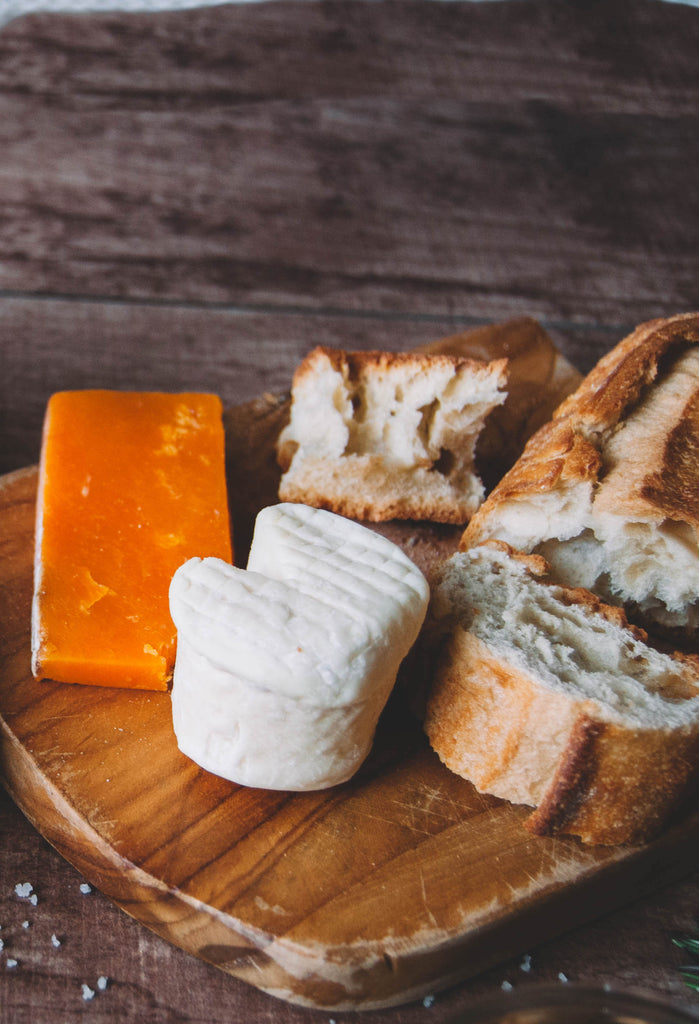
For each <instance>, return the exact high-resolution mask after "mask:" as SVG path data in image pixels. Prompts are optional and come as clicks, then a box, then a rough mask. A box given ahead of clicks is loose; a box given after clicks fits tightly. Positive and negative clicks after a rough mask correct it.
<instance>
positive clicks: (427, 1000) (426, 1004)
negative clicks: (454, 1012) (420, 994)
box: [422, 996, 435, 1009]
mask: <svg viewBox="0 0 699 1024" xmlns="http://www.w3.org/2000/svg"><path fill="white" fill-rule="evenodd" d="M434 999H435V997H434V996H425V998H424V999H423V1000H422V1005H423V1006H424V1007H425V1009H429V1008H430V1006H434Z"/></svg>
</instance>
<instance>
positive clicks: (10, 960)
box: [5, 957, 19, 971]
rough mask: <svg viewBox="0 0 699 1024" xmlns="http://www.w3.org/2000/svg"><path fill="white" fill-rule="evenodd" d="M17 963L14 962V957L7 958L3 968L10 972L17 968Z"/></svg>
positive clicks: (16, 961)
mask: <svg viewBox="0 0 699 1024" xmlns="http://www.w3.org/2000/svg"><path fill="white" fill-rule="evenodd" d="M18 963H19V961H18V960H15V958H14V957H8V958H7V960H6V961H5V966H6V967H7V969H8V970H10V971H11V970H12V969H13V968H15V967H16V966H17V964H18Z"/></svg>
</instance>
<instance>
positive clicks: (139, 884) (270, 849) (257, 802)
mask: <svg viewBox="0 0 699 1024" xmlns="http://www.w3.org/2000/svg"><path fill="white" fill-rule="evenodd" d="M250 415H251V414H250V413H249V412H246V413H245V416H244V421H245V422H246V423H248V422H249V420H250ZM230 422H232V423H233V424H234V423H235V421H234V420H233V421H230ZM268 440H269V443H270V444H271V443H272V438H271V437H270V438H269V439H268ZM266 449H267V446H266V445H259V444H258V443H257V440H256V436H255V432H253V435H252V446H251V448H250V451H249V452H247V453H246V452H242V453H241V454H242V456H243V457H242V460H241V465H242V466H253V467H255V466H257V467H259V466H261V465H264V464H266V463H267V461H268V454H269V453H268V451H267V450H266ZM36 479H37V474H36V470H35V469H27V470H21V471H19V472H18V473H16V474H11V475H10V476H6V477H4V478H2V480H1V481H0V523H1V524H2V525H1V526H0V549H1V550H2V552H3V558H2V560H1V561H0V620H1V621H2V627H1V628H0V674H1V675H2V682H3V687H2V692H1V693H0V768H1V769H2V775H3V778H4V780H5V784H6V786H7V788H8V791H9V792H10V794H11V795H12V796H13V798H14V799H15V800H16V802H17V803H18V805H19V806H20V807H21V808H22V810H24V812H25V813H26V814H27V816H28V818H29V820H30V821H32V822H33V823H34V824H35V825H36V826H37V828H38V829H39V830H40V831H41V832H42V834H43V835H44V836H45V837H46V838H47V839H48V840H49V841H50V842H51V843H52V844H53V845H55V846H56V848H57V849H58V850H59V851H60V852H61V853H63V854H64V855H65V856H66V857H67V858H68V859H69V860H70V861H71V863H73V864H74V865H75V866H76V867H77V868H78V869H79V870H80V871H81V872H82V873H83V874H84V875H85V876H86V877H87V878H88V879H89V880H90V882H92V883H93V884H94V885H96V886H97V887H98V888H99V890H100V891H101V892H103V893H105V894H106V895H108V896H109V897H111V898H112V899H113V900H114V901H115V902H116V903H117V904H118V905H119V906H121V907H123V908H124V909H125V910H126V911H127V912H128V913H130V914H132V915H133V916H134V917H135V918H136V919H137V920H138V921H140V922H142V923H143V924H145V925H147V926H148V927H150V928H152V929H153V930H154V931H155V932H156V933H157V934H158V935H161V936H163V937H164V938H166V939H167V940H169V941H170V942H172V943H173V944H175V945H178V946H180V947H182V948H183V949H185V950H186V951H188V952H190V953H192V954H194V955H196V956H198V957H200V958H202V959H204V960H206V961H209V962H211V963H213V964H215V965H217V966H219V967H220V968H221V969H223V970H225V971H227V972H230V973H231V974H232V975H233V976H234V977H236V978H239V979H242V980H244V981H247V982H250V983H251V984H253V985H254V986H255V987H257V988H260V989H262V990H263V991H265V992H269V993H272V994H274V995H277V996H280V997H282V998H283V999H285V1000H288V1001H290V1002H292V1003H298V1004H301V1005H304V1006H308V1007H313V1008H323V1007H324V1008H326V1009H327V1010H328V1011H332V1012H335V1011H336V1010H338V1009H340V1010H345V1009H354V1008H358V1009H367V1008H376V1007H377V1006H378V1007H381V1006H392V1005H395V1004H401V1003H405V1002H408V1001H413V1000H416V999H418V998H424V997H425V996H428V995H430V994H431V993H433V992H435V991H436V992H440V991H441V990H442V989H444V988H445V987H447V986H448V985H449V984H453V983H454V982H456V981H459V980H463V979H464V978H469V977H473V976H474V975H476V974H478V973H479V972H482V971H484V970H485V969H487V968H490V967H492V966H493V964H494V963H497V962H499V961H500V960H502V959H503V958H506V957H510V956H513V955H517V954H519V955H525V954H526V953H527V952H528V946H529V943H530V942H532V941H533V942H535V943H539V942H542V941H544V940H547V939H550V938H551V936H553V935H557V934H558V933H559V932H561V931H564V930H566V927H569V926H571V925H573V924H575V923H577V924H579V923H581V922H587V921H589V920H590V919H591V918H593V917H595V916H597V915H599V914H600V913H601V912H603V910H605V909H606V910H610V909H613V908H616V907H618V906H619V905H620V904H621V903H623V902H625V901H628V900H629V899H630V898H632V897H633V896H634V895H636V893H637V892H638V891H639V889H640V890H643V889H649V888H652V886H653V885H654V884H657V877H658V874H659V873H660V874H661V875H665V877H666V878H669V879H676V878H682V877H683V876H684V875H686V874H687V873H688V872H689V871H691V868H692V867H693V865H694V862H695V854H696V848H697V843H698V842H699V811H694V813H690V814H689V815H682V816H681V817H680V818H679V820H678V821H677V822H675V824H674V825H673V827H671V828H669V829H668V830H666V831H665V832H664V833H663V835H662V836H660V837H659V839H658V840H657V841H656V842H653V843H650V844H647V845H646V846H643V847H639V848H636V849H624V848H620V847H608V848H605V847H585V846H584V845H582V844H580V843H578V842H577V841H575V840H571V839H569V838H560V839H552V838H541V837H534V836H532V835H531V834H530V833H528V832H527V831H526V830H525V829H524V827H523V824H522V822H523V821H524V818H525V817H526V815H527V814H528V811H527V809H526V808H523V807H515V806H513V805H511V804H508V803H506V802H503V801H498V800H495V799H493V798H489V797H486V796H482V795H480V794H479V793H477V792H476V790H475V789H474V788H473V787H472V786H471V785H470V784H469V783H466V782H465V781H464V780H463V779H460V778H459V777H458V776H456V775H454V774H453V773H452V772H449V771H448V770H447V769H446V768H444V766H443V765H441V764H440V762H439V760H438V758H437V757H436V756H435V755H434V753H433V752H432V751H431V750H430V749H429V746H428V744H427V742H426V740H425V738H424V736H423V735H422V730H421V728H420V725H419V721H418V720H417V719H416V718H415V717H414V716H413V714H412V713H411V712H410V711H409V710H407V706H408V705H409V701H408V700H407V693H409V692H410V689H411V688H412V687H414V685H415V684H416V683H418V679H411V676H410V673H407V674H404V678H403V679H402V680H401V681H400V682H399V686H398V689H397V692H396V694H395V695H394V699H393V700H392V701H391V702H390V703H389V705H388V707H387V709H386V711H385V712H384V714H383V716H382V720H381V723H380V727H379V729H378V732H377V736H376V739H375V742H374V746H373V750H372V752H371V754H370V756H369V758H368V759H367V761H366V762H365V764H364V765H363V766H362V768H361V770H360V772H358V774H357V775H356V776H355V777H354V778H353V779H352V780H351V781H350V782H349V783H347V784H345V785H343V786H340V787H335V788H334V789H331V790H327V791H322V792H319V793H301V794H288V793H283V792H282V793H279V792H267V791H264V790H255V789H249V788H246V787H241V786H236V785H233V784H231V783H228V782H226V781H225V780H223V779H219V778H216V777H215V776H213V775H210V774H209V773H207V772H203V771H201V770H200V769H199V768H197V766H196V765H195V764H194V763H193V762H192V761H190V760H189V759H188V758H186V757H184V756H183V755H182V754H181V753H180V752H179V750H178V749H177V744H176V742H175V738H174V735H173V732H172V717H171V711H170V698H169V695H168V694H162V693H160V694H158V693H152V694H148V695H146V694H136V693H134V692H133V691H129V690H118V689H117V690H114V689H105V688H103V687H89V686H87V687H77V688H76V687H74V686H66V685H63V684H60V683H52V682H38V683H37V682H36V681H35V680H34V679H33V678H32V676H31V671H30V665H29V652H30V635H29V634H30V618H31V615H30V605H31V593H32V562H33V543H32V541H33V524H34V497H35V493H36ZM232 490H233V492H234V491H235V486H233V488H232ZM252 512H253V514H254V512H255V510H254V509H253V510H252ZM394 529H396V528H394ZM398 530H399V532H398V535H397V536H396V540H399V542H401V543H403V544H404V545H405V549H406V551H410V552H411V553H412V552H415V551H416V550H418V551H421V550H422V549H423V548H424V547H425V543H424V541H423V542H422V543H418V544H417V545H416V544H413V543H411V542H412V541H413V540H415V539H416V537H415V527H414V525H413V524H407V525H404V526H403V527H402V528H398ZM440 532H441V531H440ZM452 532H453V538H452V546H455V544H456V541H457V537H458V531H452ZM440 544H441V542H440ZM447 550H449V545H448V544H447ZM76 710H78V711H79V713H78V714H76Z"/></svg>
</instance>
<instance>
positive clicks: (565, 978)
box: [558, 971, 568, 984]
mask: <svg viewBox="0 0 699 1024" xmlns="http://www.w3.org/2000/svg"><path fill="white" fill-rule="evenodd" d="M558 980H559V981H562V982H563V984H565V983H566V982H567V981H568V976H567V975H566V974H564V973H563V971H559V972H558Z"/></svg>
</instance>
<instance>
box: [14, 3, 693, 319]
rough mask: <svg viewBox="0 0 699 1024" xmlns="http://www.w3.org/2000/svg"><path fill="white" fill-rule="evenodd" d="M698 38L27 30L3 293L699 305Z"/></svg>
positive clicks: (246, 17)
mask: <svg viewBox="0 0 699 1024" xmlns="http://www.w3.org/2000/svg"><path fill="white" fill-rule="evenodd" d="M698 43H699V15H698V14H697V12H696V11H695V10H693V9H691V8H686V7H684V6H682V5H672V4H666V3H661V2H658V0H609V2H603V0H588V2H586V3H581V4H560V3H559V2H558V0H529V2H528V3H526V4H521V3H517V4H512V3H507V2H505V3H497V2H496V3H488V4H470V3H460V2H456V3H449V2H446V3H440V4H438V5H437V4H433V3H425V2H422V0H407V2H399V3H394V2H392V0H386V2H383V3H379V4H367V3H360V4H357V3H352V2H345V0H318V2H312V3H308V2H305V0H301V2H294V0H290V2H287V0H285V2H283V3H276V2H272V3H267V4H264V5H262V6H260V5H246V4H243V5H231V6H224V7H216V8H211V9H209V10H198V11H189V12H180V13H173V14H165V15H157V16H149V15H134V16H132V17H119V16H115V15H101V16H89V17H84V16H76V17H73V18H71V17H65V16H64V17H60V18H56V17H52V16H32V17H28V18H25V19H19V20H18V21H17V22H13V23H11V24H10V25H9V26H8V28H7V29H6V30H5V31H4V32H3V34H2V35H0V125H1V126H2V127H1V128H0V143H1V145H2V184H1V188H2V218H0V288H3V289H4V290H5V291H9V290H12V291H20V292H25V293H61V294H70V295H77V296H88V295H89V296H97V297H99V296H112V297H121V298H124V297H128V298H170V299H171V298H177V299H180V300H191V301H196V302H218V303H229V304H230V303H235V304H244V305H246V306H260V305H262V306H267V305H271V306H274V307H275V308H278V307H279V306H283V305H288V306H292V307H294V308H303V309H313V310H317V309H319V308H322V309H328V308H341V309H352V310H364V311H369V310H376V311H387V310H388V311H391V312H397V311H401V312H404V313H410V314H414V315H422V314H425V313H430V314H432V315H437V316H448V315H452V314H453V313H454V312H456V313H458V314H460V315H468V316H471V317H476V318H484V319H504V318H506V317H508V316H511V315H515V314H521V313H525V314H529V315H534V316H537V317H540V318H542V317H543V318H545V319H548V320H553V319H563V320H567V321H574V322H582V323H590V322H592V323H600V322H604V323H608V324H609V323H612V324H618V323H622V322H623V323H628V322H637V321H640V320H643V319H646V318H647V317H649V316H651V315H659V314H668V313H673V312H680V311H683V310H688V309H691V308H693V307H694V306H695V305H697V304H699V296H698V295H697V285H696V282H697V271H698V270H699V256H698V252H697V244H696V242H697V239H696V202H697V195H696V173H695V168H696V166H697V162H698V158H699V133H698V132H697V121H696V110H697V103H698V101H699V67H698V64H697V61H696V52H697V44H698ZM692 208H693V209H694V216H692V214H691V212H690V211H691V210H692Z"/></svg>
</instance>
